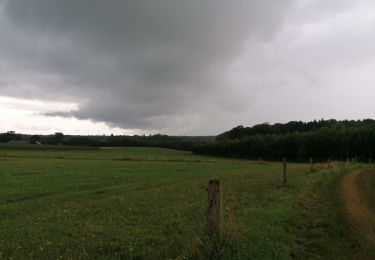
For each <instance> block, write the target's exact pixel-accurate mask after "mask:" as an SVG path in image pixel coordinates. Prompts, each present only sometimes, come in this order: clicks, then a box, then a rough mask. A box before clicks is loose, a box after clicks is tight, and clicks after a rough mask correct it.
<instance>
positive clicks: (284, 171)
mask: <svg viewBox="0 0 375 260" xmlns="http://www.w3.org/2000/svg"><path fill="white" fill-rule="evenodd" d="M283 164H284V169H283V184H284V185H286V184H287V183H288V178H287V176H286V158H284V160H283Z"/></svg>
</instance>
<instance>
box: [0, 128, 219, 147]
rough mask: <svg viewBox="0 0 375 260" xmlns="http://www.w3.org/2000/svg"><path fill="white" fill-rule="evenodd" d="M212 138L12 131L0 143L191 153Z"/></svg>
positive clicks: (0, 137) (1, 135)
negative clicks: (161, 149)
mask: <svg viewBox="0 0 375 260" xmlns="http://www.w3.org/2000/svg"><path fill="white" fill-rule="evenodd" d="M214 139H215V137H214V136H169V135H162V134H155V135H133V136H129V135H110V136H106V135H92V136H83V135H80V136H77V135H64V134H63V133H61V132H57V133H55V134H52V135H23V134H16V133H15V132H14V131H8V132H7V133H1V134H0V143H13V144H17V143H22V144H27V143H29V144H33V145H70V146H89V147H161V148H171V149H179V150H186V151H192V150H193V149H194V147H196V146H197V145H201V144H205V143H208V142H212V141H214Z"/></svg>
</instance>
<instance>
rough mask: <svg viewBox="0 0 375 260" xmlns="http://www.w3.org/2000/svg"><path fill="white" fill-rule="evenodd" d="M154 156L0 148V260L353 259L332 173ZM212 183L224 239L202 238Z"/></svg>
mask: <svg viewBox="0 0 375 260" xmlns="http://www.w3.org/2000/svg"><path fill="white" fill-rule="evenodd" d="M315 167H316V171H315V172H313V173H310V165H308V164H294V163H290V164H288V184H287V185H286V186H284V185H282V164H281V163H279V162H259V161H248V160H229V159H222V158H215V157H205V156H198V155H194V154H191V153H189V152H182V151H175V150H168V149H157V148H116V149H114V148H100V149H75V148H73V147H72V148H70V147H57V146H56V147H53V146H51V147H35V148H29V147H28V146H25V147H6V146H3V147H0V259H293V258H297V259H333V258H336V259H338V258H340V259H353V256H354V255H355V254H356V252H357V251H358V250H359V249H358V245H357V244H356V242H354V241H352V240H351V239H350V236H349V235H348V234H349V227H348V224H347V223H346V221H345V219H344V218H343V217H342V216H343V214H342V206H341V204H340V201H339V199H338V198H337V192H336V187H337V183H338V181H339V179H340V177H341V176H342V175H343V174H344V173H345V172H346V171H347V170H348V169H347V168H346V167H344V166H341V165H332V166H331V167H330V168H328V167H327V165H316V166H315ZM210 179H219V180H220V181H221V183H222V199H223V224H222V239H221V241H219V242H217V243H213V242H211V241H210V240H209V239H208V236H207V231H206V213H207V207H208V205H207V191H206V189H207V185H208V182H209V180H210Z"/></svg>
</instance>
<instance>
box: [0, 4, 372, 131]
mask: <svg viewBox="0 0 375 260" xmlns="http://www.w3.org/2000/svg"><path fill="white" fill-rule="evenodd" d="M321 118H326V119H328V118H336V119H358V118H375V1H373V0H355V1H354V0H330V1H327V0H299V1H298V0H283V1H280V0H258V1H255V0H105V1H103V0H0V121H1V123H0V131H8V130H15V131H17V132H22V133H41V134H48V133H54V132H56V131H62V132H64V133H70V134H109V133H115V134H142V133H145V134H148V133H166V134H184V135H207V134H210V135H211V134H218V133H221V132H223V131H225V130H229V129H231V128H233V127H235V126H237V125H245V126H251V125H254V124H257V123H263V122H269V123H276V122H287V121H291V120H302V121H310V120H314V119H321Z"/></svg>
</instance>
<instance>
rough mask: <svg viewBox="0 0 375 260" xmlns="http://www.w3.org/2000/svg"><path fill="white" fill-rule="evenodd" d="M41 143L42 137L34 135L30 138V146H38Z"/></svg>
mask: <svg viewBox="0 0 375 260" xmlns="http://www.w3.org/2000/svg"><path fill="white" fill-rule="evenodd" d="M39 142H40V136H39V135H32V136H31V137H30V144H37V143H39Z"/></svg>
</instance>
